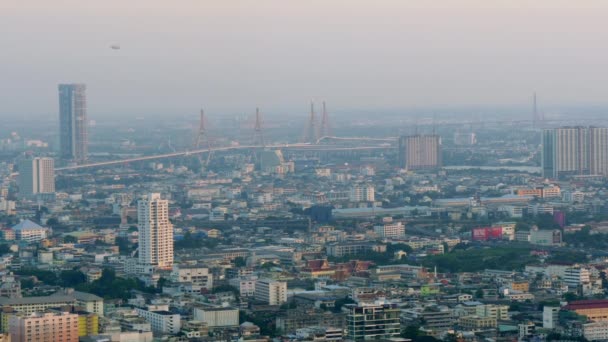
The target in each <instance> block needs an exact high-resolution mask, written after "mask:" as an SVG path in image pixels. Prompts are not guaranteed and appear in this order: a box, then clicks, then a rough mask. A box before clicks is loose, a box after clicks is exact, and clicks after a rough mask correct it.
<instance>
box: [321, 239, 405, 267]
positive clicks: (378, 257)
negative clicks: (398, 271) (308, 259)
mask: <svg viewBox="0 0 608 342" xmlns="http://www.w3.org/2000/svg"><path fill="white" fill-rule="evenodd" d="M398 251H404V252H406V253H408V254H410V253H411V252H412V248H411V247H410V246H408V245H406V244H403V243H398V244H388V245H387V246H386V252H384V253H380V252H373V251H369V252H365V253H358V254H353V255H345V256H343V257H329V258H328V260H329V261H331V262H347V261H350V260H366V261H371V262H373V263H374V264H376V265H379V266H382V265H391V264H402V263H406V260H405V259H401V260H395V252H398Z"/></svg>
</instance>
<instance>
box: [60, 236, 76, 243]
mask: <svg viewBox="0 0 608 342" xmlns="http://www.w3.org/2000/svg"><path fill="white" fill-rule="evenodd" d="M63 242H64V243H77V242H78V239H77V238H76V237H75V236H72V235H66V236H64V237H63Z"/></svg>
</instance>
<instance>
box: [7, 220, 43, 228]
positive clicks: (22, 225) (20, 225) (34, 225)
mask: <svg viewBox="0 0 608 342" xmlns="http://www.w3.org/2000/svg"><path fill="white" fill-rule="evenodd" d="M28 229H47V228H44V227H42V226H41V225H39V224H37V223H36V222H33V221H30V220H23V221H21V222H19V223H17V224H16V225H14V226H13V230H28Z"/></svg>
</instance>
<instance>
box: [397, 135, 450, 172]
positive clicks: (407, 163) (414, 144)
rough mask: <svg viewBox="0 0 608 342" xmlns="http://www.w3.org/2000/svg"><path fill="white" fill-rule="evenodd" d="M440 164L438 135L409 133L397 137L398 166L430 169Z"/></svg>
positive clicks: (439, 139)
mask: <svg viewBox="0 0 608 342" xmlns="http://www.w3.org/2000/svg"><path fill="white" fill-rule="evenodd" d="M441 166H442V158H441V137H440V136H439V135H434V134H433V135H410V136H402V137H400V138H399V167H401V168H403V169H406V170H428V169H431V170H432V169H437V168H440V167H441Z"/></svg>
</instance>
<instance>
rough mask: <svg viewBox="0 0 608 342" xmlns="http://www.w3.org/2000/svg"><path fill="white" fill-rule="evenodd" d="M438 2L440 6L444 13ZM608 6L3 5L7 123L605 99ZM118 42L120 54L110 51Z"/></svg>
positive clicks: (333, 0)
mask: <svg viewBox="0 0 608 342" xmlns="http://www.w3.org/2000/svg"><path fill="white" fill-rule="evenodd" d="M431 3H434V5H432V4H431ZM606 18H608V1H605V0H598V1H593V0H584V1H583V0H581V1H572V0H567V1H559V0H525V1H516V0H509V1H501V0H478V1H473V0H469V1H466V0H462V1H450V0H435V1H433V0H394V1H389V0H386V1H383V0H344V1H338V0H312V1H311V0H306V1H305V0H300V1H297V0H251V1H237V0H216V1H211V0H165V1H159V0H52V1H51V0H0V46H1V47H0V115H2V116H6V115H9V114H10V115H20V116H26V115H43V114H48V115H56V112H57V83H61V82H83V83H86V84H87V85H88V97H89V113H90V115H91V117H93V118H95V117H96V116H97V117H101V116H102V115H104V114H106V113H114V114H116V113H121V114H123V113H124V114H125V115H133V116H135V115H140V114H145V113H177V112H179V113H182V114H183V113H184V112H186V113H187V112H196V111H197V110H198V108H199V107H201V106H204V107H205V108H206V109H207V111H208V112H210V113H234V112H239V111H242V112H245V111H248V112H252V111H253V108H255V107H256V106H260V107H262V108H263V109H266V110H267V111H280V110H288V111H290V112H297V111H298V110H301V111H302V112H305V111H306V108H307V104H308V102H309V101H310V99H317V100H319V101H320V100H322V99H325V100H327V101H328V104H329V105H330V107H333V108H342V109H344V108H408V107H433V106H451V105H458V106H460V105H513V104H523V103H526V101H528V100H529V98H530V97H531V93H532V92H533V91H534V90H536V91H537V92H538V93H539V97H540V98H541V99H542V100H543V101H544V103H547V104H570V103H576V104H585V103H593V104H598V103H601V104H605V103H608V101H607V100H606V94H607V91H606V90H607V86H608V72H607V70H606V69H607V68H606V65H607V63H608V62H607V61H608V47H607V45H606V44H607V42H608V21H607V20H606ZM111 44H120V45H121V47H122V48H121V50H118V51H116V50H112V49H110V47H109V46H110V45H111Z"/></svg>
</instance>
